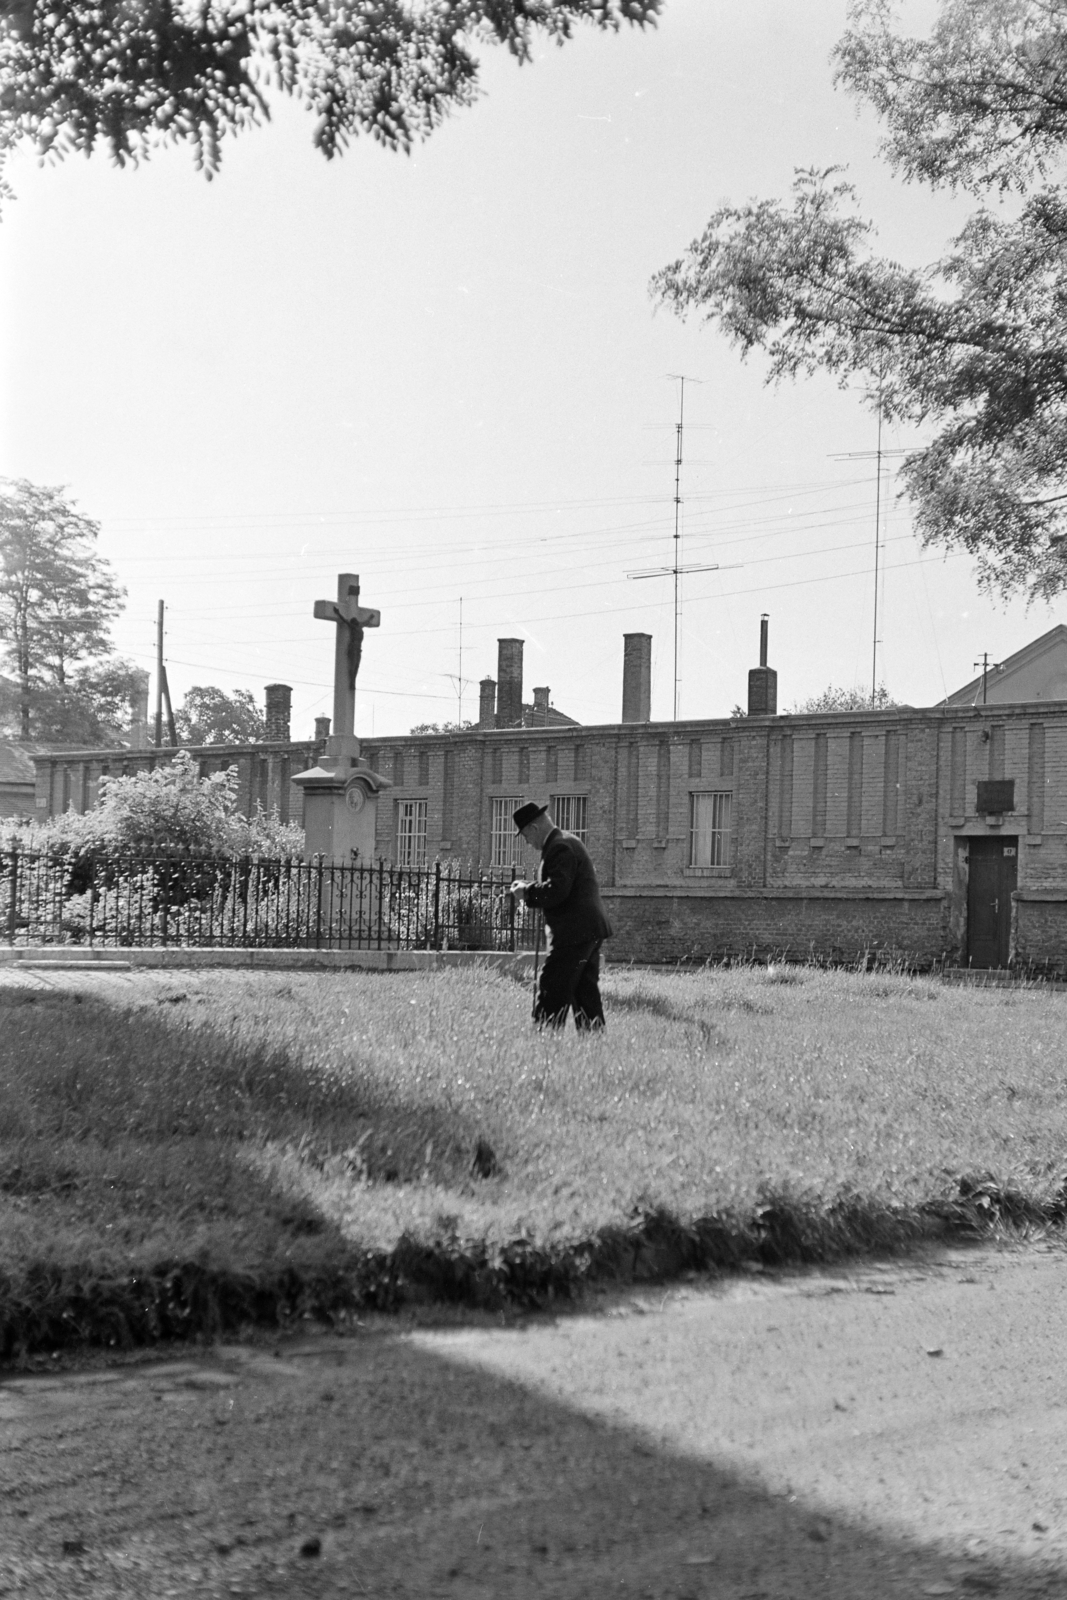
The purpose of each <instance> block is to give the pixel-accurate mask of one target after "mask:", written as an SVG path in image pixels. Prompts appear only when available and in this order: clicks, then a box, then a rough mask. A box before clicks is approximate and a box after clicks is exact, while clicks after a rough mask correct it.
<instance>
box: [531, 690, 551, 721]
mask: <svg viewBox="0 0 1067 1600" xmlns="http://www.w3.org/2000/svg"><path fill="white" fill-rule="evenodd" d="M550 704H551V700H550V691H549V690H548V689H547V688H545V689H535V690H534V692H533V725H534V727H535V728H545V727H547V726H548V710H549V706H550Z"/></svg>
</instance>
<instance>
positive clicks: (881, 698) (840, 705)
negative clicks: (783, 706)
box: [786, 683, 900, 716]
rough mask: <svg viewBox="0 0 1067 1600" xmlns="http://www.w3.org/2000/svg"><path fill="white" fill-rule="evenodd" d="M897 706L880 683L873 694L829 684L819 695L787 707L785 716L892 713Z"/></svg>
mask: <svg viewBox="0 0 1067 1600" xmlns="http://www.w3.org/2000/svg"><path fill="white" fill-rule="evenodd" d="M899 704H900V701H899V700H894V699H893V698H892V697H891V695H890V693H889V690H888V689H887V688H886V686H885V684H884V683H880V684H879V685H878V687H877V689H876V690H875V691H874V693H873V694H872V693H871V691H870V690H869V689H861V688H860V687H859V685H858V684H857V685H855V686H854V687H853V688H851V689H845V688H839V687H838V686H837V685H836V684H833V683H831V684H830V685H829V686H828V687H827V688H825V689H824V690H823V691H822V693H821V694H813V695H809V697H808V699H807V700H798V701H797V703H796V705H795V706H790V707H789V710H788V712H787V713H786V715H787V716H797V715H799V714H801V713H803V712H805V711H892V710H893V708H894V707H895V706H898V705H899Z"/></svg>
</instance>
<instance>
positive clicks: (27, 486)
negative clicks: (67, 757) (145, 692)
mask: <svg viewBox="0 0 1067 1600" xmlns="http://www.w3.org/2000/svg"><path fill="white" fill-rule="evenodd" d="M99 531H100V530H99V528H98V526H97V524H96V523H95V522H93V521H92V520H91V519H90V518H89V517H86V516H83V515H82V513H81V512H79V511H76V510H75V508H74V506H73V505H72V504H71V503H70V501H69V500H67V498H66V497H65V495H64V493H63V491H62V490H61V489H47V488H41V487H40V486H38V485H36V484H32V483H30V482H28V481H27V480H26V479H25V478H18V479H0V644H2V646H3V651H4V656H5V665H6V667H7V670H8V672H9V673H10V674H11V677H10V678H9V679H7V680H6V681H5V682H4V684H3V685H2V686H0V720H2V721H3V722H4V723H5V724H6V725H7V726H9V727H10V728H11V730H12V731H13V732H14V733H15V734H16V735H17V736H18V737H19V738H22V739H37V740H40V741H42V742H44V743H49V742H53V743H67V744H71V743H76V744H98V743H100V742H101V741H106V740H107V739H108V738H113V737H114V731H115V728H116V727H117V726H123V725H124V724H125V723H127V722H128V720H129V706H130V698H131V695H132V694H133V692H134V690H135V688H136V686H137V680H138V676H139V675H138V672H137V669H136V668H135V667H133V666H132V665H131V664H130V663H129V662H127V661H122V660H120V659H119V658H117V657H116V656H115V655H114V654H113V653H112V649H111V639H110V625H111V623H112V622H113V621H114V619H115V618H116V617H117V616H118V614H119V612H120V611H121V610H122V604H123V599H124V591H123V590H122V589H121V587H120V586H119V584H118V583H117V582H116V581H115V578H114V576H113V575H112V572H111V569H110V567H109V565H108V563H107V562H106V561H104V560H102V559H101V557H100V556H98V555H97V553H96V551H95V549H94V545H95V543H96V538H97V535H98V533H99Z"/></svg>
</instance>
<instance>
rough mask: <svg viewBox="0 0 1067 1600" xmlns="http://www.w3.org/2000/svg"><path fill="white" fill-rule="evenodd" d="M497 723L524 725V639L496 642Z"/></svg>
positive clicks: (501, 724)
mask: <svg viewBox="0 0 1067 1600" xmlns="http://www.w3.org/2000/svg"><path fill="white" fill-rule="evenodd" d="M496 678H497V691H496V725H497V727H498V728H521V727H522V640H521V639H498V640H497V642H496Z"/></svg>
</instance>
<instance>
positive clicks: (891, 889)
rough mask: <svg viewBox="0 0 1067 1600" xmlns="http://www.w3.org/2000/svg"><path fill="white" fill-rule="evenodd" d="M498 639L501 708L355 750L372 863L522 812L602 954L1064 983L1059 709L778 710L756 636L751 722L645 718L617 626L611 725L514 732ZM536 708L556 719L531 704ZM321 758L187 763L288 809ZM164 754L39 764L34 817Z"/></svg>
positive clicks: (492, 846) (279, 744)
mask: <svg viewBox="0 0 1067 1600" xmlns="http://www.w3.org/2000/svg"><path fill="white" fill-rule="evenodd" d="M1060 631H1061V630H1056V629H1054V630H1052V633H1051V634H1050V635H1046V636H1045V637H1046V641H1047V642H1048V645H1047V647H1048V649H1049V650H1059V649H1060V648H1062V647H1063V646H1064V640H1062V639H1061V638H1060V637H1059V634H1060ZM503 643H504V644H506V645H507V646H508V647H509V648H508V651H507V660H508V662H509V663H510V665H509V667H508V670H509V672H510V674H511V681H510V683H509V686H508V692H507V694H506V696H505V698H504V706H503V709H502V711H501V707H500V704H499V695H497V697H496V700H495V701H494V702H492V703H491V701H490V697H489V692H488V690H487V689H486V688H485V685H483V691H484V692H483V697H482V708H481V716H480V718H479V725H478V726H477V727H475V728H471V729H469V730H465V731H463V732H460V733H451V734H439V735H428V736H422V737H412V736H401V737H395V738H381V739H375V740H370V741H365V742H364V745H363V754H364V756H366V757H367V759H368V760H369V761H370V763H371V765H372V766H373V767H374V768H375V769H376V770H377V771H378V772H380V773H381V774H382V775H383V776H384V777H386V778H388V779H390V780H391V782H392V785H393V787H392V788H391V789H389V790H387V791H386V792H385V793H384V794H383V795H382V797H381V799H380V802H379V806H378V833H377V840H376V854H377V855H379V856H381V857H382V858H384V859H385V860H387V861H396V862H400V863H402V864H406V865H419V864H423V863H430V862H432V861H433V860H434V859H435V858H436V857H454V858H458V859H460V860H463V861H471V862H479V863H481V864H482V865H484V866H497V867H508V866H510V865H512V864H514V865H516V866H520V867H523V868H524V869H526V868H529V867H530V866H532V865H533V863H532V862H530V861H527V860H525V859H524V857H523V854H522V852H523V850H524V846H523V845H522V843H521V841H519V840H517V839H516V836H515V832H514V827H513V824H512V821H511V813H512V811H513V810H514V809H515V808H516V806H517V805H518V804H519V803H520V800H521V799H524V798H536V799H541V800H544V801H546V802H547V803H548V804H549V805H550V807H551V809H552V813H553V815H554V817H555V818H556V820H557V821H558V822H559V823H560V825H561V826H563V827H566V828H570V829H572V830H573V831H575V832H577V833H579V834H580V835H581V836H582V837H583V838H584V839H585V840H586V842H587V844H588V846H589V848H590V850H591V852H592V855H593V858H594V860H595V861H596V863H597V867H598V871H599V875H600V879H601V883H602V886H603V888H604V892H605V899H606V901H607V903H608V907H609V914H610V915H611V917H612V920H613V922H614V924H615V928H616V938H615V939H614V940H613V942H612V945H611V947H610V950H611V955H612V957H613V958H614V959H630V958H633V959H639V960H654V961H676V960H692V959H701V960H702V959H706V958H709V957H720V956H743V955H750V956H752V955H754V956H757V957H768V956H772V955H781V956H792V957H804V956H807V955H808V954H809V953H813V954H815V955H819V956H825V957H831V958H834V959H844V960H851V959H855V958H858V957H861V956H863V954H864V953H865V952H871V951H880V952H882V953H883V954H885V955H890V956H891V955H892V954H893V953H899V954H900V956H901V957H903V958H906V959H907V960H909V961H918V962H920V963H934V962H937V961H941V960H948V961H950V962H952V963H960V964H968V963H970V964H973V965H974V966H982V967H996V966H1002V965H1005V964H1007V963H1008V962H1009V961H1011V962H1013V963H1017V964H1021V965H1030V964H1033V965H1034V966H1035V967H1038V968H1041V969H1044V970H1052V971H1059V972H1064V971H1065V970H1067V700H1064V699H1053V698H1042V699H1035V700H1032V701H1022V702H1017V703H1008V702H1004V703H994V702H990V703H987V704H984V705H983V704H981V703H978V704H964V705H960V704H944V705H941V706H937V707H933V708H930V709H913V708H910V707H899V708H896V709H894V710H889V711H874V712H835V713H820V714H806V715H794V716H784V715H781V716H780V715H778V714H777V709H776V708H777V680H776V677H775V673H774V670H773V668H771V667H769V666H768V665H767V660H766V633H765V631H764V634H763V638H762V641H761V662H760V665H759V666H758V667H754V668H753V669H752V671H751V672H750V673H749V684H748V696H749V698H748V704H749V715H747V716H745V717H738V718H735V719H710V720H709V719H699V720H698V719H691V720H686V721H679V722H669V723H653V722H652V721H650V719H649V706H650V692H649V691H650V673H649V664H650V660H651V639H650V638H649V636H648V635H647V634H630V635H627V637H626V641H625V647H624V676H623V686H622V688H623V693H622V717H621V719H620V721H619V722H618V723H612V724H610V725H606V726H598V727H589V726H580V725H579V724H577V723H575V722H573V721H571V720H570V719H568V718H565V717H563V715H562V713H555V715H554V717H551V718H550V717H547V716H544V715H542V720H541V721H538V719H537V717H536V716H530V717H528V716H527V715H526V712H527V710H528V709H529V708H527V707H526V706H525V705H524V702H523V698H522V690H521V643H520V642H519V641H503ZM1036 643H1037V644H1040V643H1041V641H1036ZM516 644H519V646H520V648H519V650H518V652H516V651H515V650H514V649H513V648H511V647H513V646H514V645H516ZM1033 648H1034V647H1033V646H1028V647H1027V651H1029V652H1031V653H1032V651H1033ZM1028 659H1029V660H1030V663H1031V665H1032V661H1033V657H1032V654H1031V656H1030V657H1029V658H1028ZM516 674H518V680H519V681H518V686H517V687H516V683H515V678H516ZM498 675H499V674H498ZM485 683H486V684H492V683H493V680H485ZM272 687H284V686H272ZM494 687H495V685H494ZM538 704H539V707H540V710H541V711H542V713H543V714H544V713H545V712H546V711H547V710H549V709H551V710H552V711H553V712H554V708H551V707H550V702H549V699H548V693H547V690H545V691H535V707H537V706H538ZM320 720H321V719H320ZM286 723H287V713H286ZM271 731H280V729H279V728H278V725H277V724H275V725H274V727H273V728H272V730H271ZM318 731H319V733H320V734H321V733H323V732H324V731H325V730H324V729H322V728H321V727H320V728H319V729H318ZM286 732H287V726H286ZM320 748H321V746H320V745H319V744H317V743H316V742H315V741H307V742H304V743H291V742H288V741H287V740H275V741H273V742H268V743H266V744H263V745H256V746H242V747H234V748H230V747H221V746H208V747H205V748H204V749H202V750H197V751H194V752H193V753H194V755H196V756H197V757H198V759H200V761H201V763H202V766H203V768H204V769H205V770H207V769H209V768H210V767H211V764H212V763H216V762H217V763H220V764H221V763H222V762H224V761H225V762H228V763H230V764H234V763H236V764H237V766H238V769H239V771H240V774H241V779H240V783H241V790H240V792H241V796H242V804H244V805H245V806H246V808H252V807H254V805H255V804H256V803H257V802H258V803H262V804H263V805H264V806H265V807H266V808H268V809H270V808H275V807H276V808H277V809H279V810H280V811H282V812H283V815H284V814H285V810H284V808H285V807H291V808H292V814H293V815H299V812H298V811H297V810H296V805H297V804H298V802H297V800H296V793H295V791H290V789H289V778H290V776H291V775H292V773H293V772H294V771H296V770H301V769H302V768H304V767H309V766H312V765H313V764H314V762H315V759H316V755H317V752H318V750H319V749H320ZM167 758H168V752H166V751H143V752H141V751H137V752H134V751H127V752H118V753H112V754H110V755H109V754H108V753H107V752H99V751H97V752H85V753H75V754H73V755H72V754H71V753H69V752H67V753H64V754H63V755H62V756H58V755H57V756H55V757H46V758H39V759H38V761H37V771H38V791H37V805H38V808H39V809H38V815H41V814H42V813H45V812H47V813H48V814H50V813H51V812H53V811H57V810H60V809H63V808H64V807H65V806H67V805H69V804H74V805H76V806H77V807H78V809H81V808H82V807H83V806H85V805H88V804H91V803H92V800H93V796H94V793H95V789H94V784H95V783H96V782H97V781H98V778H99V771H100V770H101V768H102V767H103V766H104V763H108V767H109V770H112V771H115V770H119V768H118V766H117V763H125V764H127V765H129V766H130V768H131V770H132V764H133V763H134V762H135V761H136V762H137V763H138V764H140V762H141V761H142V760H160V759H167Z"/></svg>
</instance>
